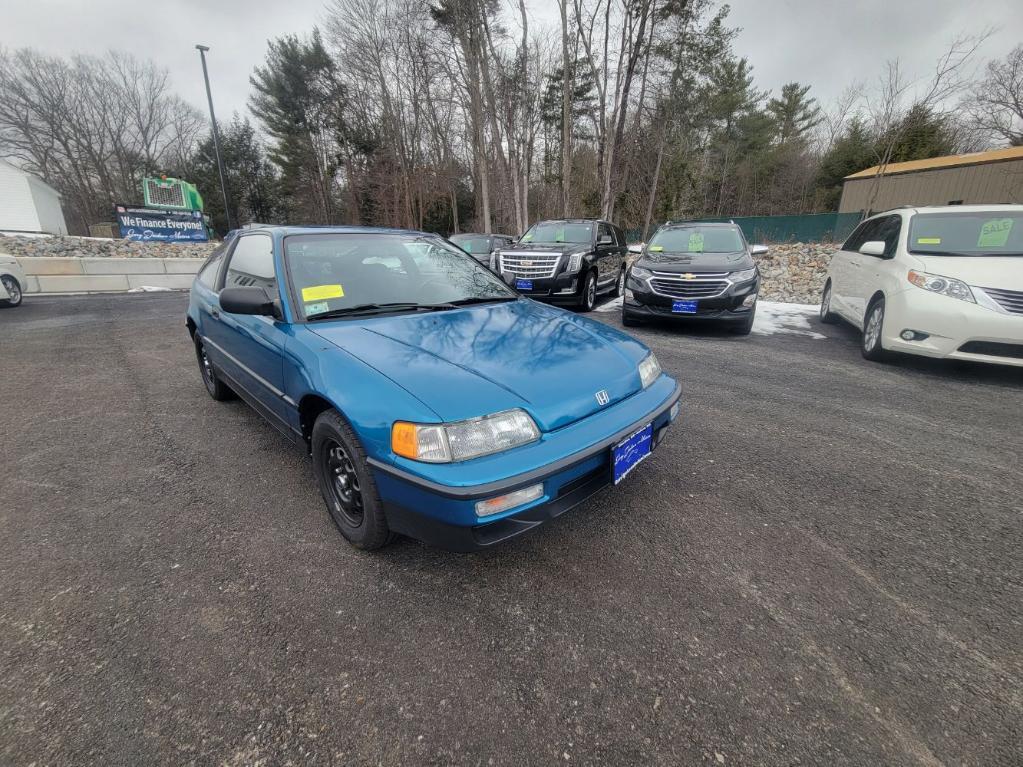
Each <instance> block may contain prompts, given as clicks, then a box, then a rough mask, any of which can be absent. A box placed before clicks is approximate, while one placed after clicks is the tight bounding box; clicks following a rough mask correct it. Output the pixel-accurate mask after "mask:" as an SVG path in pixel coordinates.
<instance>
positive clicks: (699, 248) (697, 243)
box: [689, 232, 703, 253]
mask: <svg viewBox="0 0 1023 767" xmlns="http://www.w3.org/2000/svg"><path fill="white" fill-rule="evenodd" d="M689 252H690V253H703V233H702V232H693V233H692V234H691V235H689Z"/></svg>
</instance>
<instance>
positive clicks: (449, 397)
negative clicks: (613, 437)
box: [307, 299, 647, 431]
mask: <svg viewBox="0 0 1023 767" xmlns="http://www.w3.org/2000/svg"><path fill="white" fill-rule="evenodd" d="M307 327H308V328H309V329H310V330H311V331H312V332H314V333H316V334H317V335H319V336H320V337H322V338H324V339H326V340H327V341H330V342H331V343H333V344H335V345H337V346H338V347H339V348H341V349H343V350H344V351H346V352H348V353H349V354H352V355H354V356H355V357H357V358H358V359H360V360H362V361H363V362H364V363H365V364H367V365H370V366H371V367H373V368H375V369H376V370H378V371H380V372H381V373H383V374H384V375H386V376H388V377H389V378H390V379H391V380H393V381H394V382H395V383H396V384H398V385H399V386H401V387H402V388H404V389H406V390H408V391H409V392H410V393H411V394H413V395H414V396H415V397H417V398H418V399H419V400H421V401H422V402H423V403H424V404H425V405H426V406H427V407H429V408H430V409H431V410H433V411H434V412H435V413H436V414H437V416H438V417H439V418H440V419H441V420H443V421H458V420H462V419H464V418H476V417H479V416H484V415H488V414H490V413H496V412H499V411H502V410H508V409H510V408H516V407H521V408H523V409H524V410H526V411H527V412H528V413H529V414H530V415H532V416H533V418H534V419H535V420H536V422H537V425H538V426H539V427H540V429H541V430H542V431H551V430H552V429H557V428H560V427H562V426H566V425H567V424H570V423H573V422H574V421H577V420H579V419H581V418H585V417H586V416H587V415H589V414H591V413H593V412H595V411H597V410H600V409H602V407H607V405H611V404H614V403H615V402H617V401H620V400H623V399H625V398H626V397H629V396H630V395H632V394H635V393H636V392H638V391H639V390H640V388H641V385H640V380H639V368H638V366H639V362H640V360H642V359H643V357H645V356H646V354H647V349H646V347H645V346H643V345H642V344H641V343H639V342H638V341H636V340H635V339H633V338H631V337H630V336H627V335H625V334H624V333H622V332H620V331H618V330H615V329H614V328H611V327H608V326H607V325H604V324H602V323H599V322H595V321H593V320H588V319H585V318H583V317H577V316H575V315H572V314H569V313H568V312H565V311H563V310H560V309H556V308H554V307H550V306H545V305H543V304H538V303H536V302H534V301H530V300H528V299H520V300H518V301H512V302H508V303H501V304H484V305H481V306H473V307H466V308H463V309H455V310H449V311H442V312H433V313H430V314H411V315H410V314H403V315H395V316H390V317H373V318H368V319H360V320H346V321H336V322H322V323H310V324H309V325H308V326H307ZM602 390H606V391H607V394H608V403H607V405H604V406H601V405H600V404H598V403H597V399H596V395H597V392H599V391H602ZM400 417H401V414H400V413H395V418H400Z"/></svg>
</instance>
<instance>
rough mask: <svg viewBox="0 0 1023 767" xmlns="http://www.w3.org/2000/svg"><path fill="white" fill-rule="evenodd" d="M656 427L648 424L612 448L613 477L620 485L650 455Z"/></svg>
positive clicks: (615, 482)
mask: <svg viewBox="0 0 1023 767" xmlns="http://www.w3.org/2000/svg"><path fill="white" fill-rule="evenodd" d="M653 436H654V425H653V424H652V423H648V424H647V425H646V426H644V427H643V428H642V429H639V430H638V431H634V432H633V433H632V434H630V435H629V436H628V437H626V438H625V439H623V440H622V441H621V442H619V443H618V444H617V445H615V446H614V447H612V448H611V477H612V479H613V480H614V484H616V485H617V484H618V483H619V482H621V481H622V480H623V479H625V477H626V475H628V473H629V472H630V471H632V470H633V469H635V468H636V467H637V466H638V465H639V464H640V463H641V462H642V461H643V460H644V459H645V458H646V457H647V456H648V455H650V449H651V447H652V445H653Z"/></svg>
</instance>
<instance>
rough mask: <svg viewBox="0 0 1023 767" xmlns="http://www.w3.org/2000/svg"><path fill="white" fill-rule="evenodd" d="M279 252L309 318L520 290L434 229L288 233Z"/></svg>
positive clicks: (432, 305) (449, 304)
mask: <svg viewBox="0 0 1023 767" xmlns="http://www.w3.org/2000/svg"><path fill="white" fill-rule="evenodd" d="M284 260H285V263H286V265H287V271H288V275H289V277H290V279H291V283H292V287H293V288H294V295H295V297H296V298H297V300H298V302H299V305H300V306H301V307H302V315H303V316H304V317H305V318H306V319H308V320H310V321H313V320H316V319H317V318H318V317H319V318H326V317H328V316H337V315H340V314H344V313H346V312H350V313H353V314H355V313H376V314H380V313H386V312H397V311H415V310H416V309H417V308H423V309H431V310H436V309H450V308H454V307H456V306H458V305H460V304H463V305H464V304H474V303H484V302H487V301H513V300H516V299H517V298H518V294H517V293H516V292H515V291H513V290H512V289H511V288H509V287H508V286H507V285H505V284H504V282H502V281H501V280H500V279H499V278H498V277H497V276H495V275H494V274H493V272H491V271H490V270H489V269H486V268H484V267H483V266H481V265H480V263H479V262H478V261H476V260H475V259H474V258H472V257H471V256H469V255H466V254H465V253H464V252H462V251H461V250H459V249H458V248H455V247H453V246H452V245H449V244H448V243H446V242H444V241H443V240H441V239H439V238H435V237H423V236H417V235H414V234H407V235H406V234H363V233H354V234H302V235H292V236H290V237H286V238H285V239H284Z"/></svg>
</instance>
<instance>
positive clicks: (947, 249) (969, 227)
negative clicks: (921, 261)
mask: <svg viewBox="0 0 1023 767" xmlns="http://www.w3.org/2000/svg"><path fill="white" fill-rule="evenodd" d="M909 252H910V253H917V254H919V255H922V256H1023V212H1020V211H1012V212H1009V211H999V210H989V211H982V212H980V213H977V212H964V213H958V212H957V213H917V214H916V215H914V216H913V217H912V218H911V219H910V221H909Z"/></svg>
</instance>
